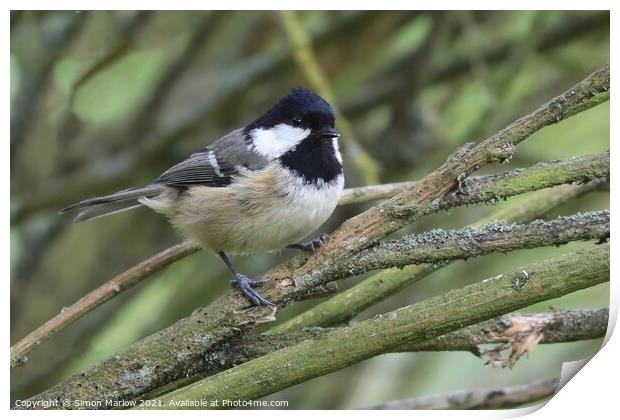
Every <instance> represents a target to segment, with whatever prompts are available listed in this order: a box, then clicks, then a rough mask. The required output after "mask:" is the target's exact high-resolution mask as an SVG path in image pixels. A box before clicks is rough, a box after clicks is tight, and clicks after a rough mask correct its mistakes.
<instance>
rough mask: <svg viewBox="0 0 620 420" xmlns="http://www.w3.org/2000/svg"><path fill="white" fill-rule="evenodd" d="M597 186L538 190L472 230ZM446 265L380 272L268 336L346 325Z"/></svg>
mask: <svg viewBox="0 0 620 420" xmlns="http://www.w3.org/2000/svg"><path fill="white" fill-rule="evenodd" d="M599 185H600V182H599V181H594V182H591V183H589V184H585V185H561V186H559V187H556V188H553V189H545V190H541V191H538V192H536V194H534V195H532V196H530V197H529V198H528V200H527V201H525V202H519V203H513V204H511V205H510V206H506V207H504V208H501V209H497V210H496V211H494V212H493V213H491V214H490V215H489V216H488V217H485V218H484V219H482V220H480V221H478V222H477V223H475V224H474V225H473V226H482V225H483V224H485V223H489V222H492V221H495V220H505V221H506V222H508V223H525V222H528V221H531V220H533V219H536V218H539V217H542V216H544V215H545V214H547V213H548V212H549V211H551V210H552V209H554V208H556V207H557V206H559V205H560V204H563V203H565V202H567V201H569V200H571V199H573V198H575V197H578V196H580V195H582V194H585V193H587V192H589V191H592V190H594V189H596V188H598V186H599ZM447 264H450V262H445V263H439V264H437V263H435V264H420V265H410V266H407V267H403V268H401V269H397V268H393V269H389V270H384V271H381V272H380V273H377V274H375V275H373V276H371V277H369V278H367V279H365V280H363V281H361V282H360V283H358V284H356V285H354V286H352V287H351V288H349V289H348V290H346V291H344V292H341V293H340V294H338V295H336V296H334V297H332V298H331V299H329V300H327V301H325V302H321V303H320V304H318V305H316V306H314V307H313V308H311V309H309V310H307V311H306V312H303V313H301V314H299V315H297V316H296V317H294V318H292V319H289V320H288V321H286V322H283V323H281V324H279V325H276V326H275V327H273V328H271V329H270V330H269V332H270V333H284V332H294V331H299V330H301V329H302V328H305V327H316V326H318V327H327V326H331V325H337V324H340V323H345V322H348V321H349V320H351V319H353V318H354V317H355V316H356V315H357V314H359V313H360V312H362V311H363V310H365V309H367V308H369V307H371V306H373V305H374V304H376V303H378V302H381V301H383V300H385V299H386V298H387V297H389V296H392V295H394V294H396V293H398V292H399V291H401V290H402V289H404V288H406V287H408V286H410V285H412V284H413V283H416V282H418V281H420V280H422V279H423V278H425V277H426V276H427V275H429V274H431V273H433V272H435V271H436V270H438V269H440V268H442V267H445V266H446V265H447Z"/></svg>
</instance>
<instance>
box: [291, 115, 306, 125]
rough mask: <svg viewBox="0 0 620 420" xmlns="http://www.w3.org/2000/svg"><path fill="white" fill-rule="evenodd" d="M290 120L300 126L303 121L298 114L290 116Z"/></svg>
mask: <svg viewBox="0 0 620 420" xmlns="http://www.w3.org/2000/svg"><path fill="white" fill-rule="evenodd" d="M291 120H292V121H293V125H295V126H300V125H301V124H302V123H303V120H302V119H301V117H298V116H294V117H293V118H291Z"/></svg>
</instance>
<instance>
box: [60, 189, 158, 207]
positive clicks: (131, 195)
mask: <svg viewBox="0 0 620 420" xmlns="http://www.w3.org/2000/svg"><path fill="white" fill-rule="evenodd" d="M164 188H165V187H164V186H163V185H157V184H151V185H147V186H146V187H141V188H128V189H126V190H122V191H118V192H115V193H114V194H110V195H106V196H103V197H94V198H89V199H86V200H82V201H80V202H79V203H75V204H72V205H70V206H67V207H65V208H64V209H61V210H60V211H59V213H66V212H68V211H71V210H74V209H80V208H85V207H94V206H100V205H103V204H108V203H118V202H126V201H129V202H128V203H123V205H121V206H117V208H116V209H115V210H114V211H117V210H118V208H119V207H131V206H134V205H135V202H133V200H137V199H138V198H141V197H153V196H156V195H158V194H161V192H162V191H163V189H164ZM130 200H131V201H130Z"/></svg>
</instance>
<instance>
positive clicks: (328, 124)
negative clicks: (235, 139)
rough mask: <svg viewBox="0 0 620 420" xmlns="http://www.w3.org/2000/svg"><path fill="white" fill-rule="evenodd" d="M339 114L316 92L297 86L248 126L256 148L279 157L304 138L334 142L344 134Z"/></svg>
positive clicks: (269, 156) (266, 154)
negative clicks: (339, 127) (338, 118)
mask: <svg viewBox="0 0 620 420" xmlns="http://www.w3.org/2000/svg"><path fill="white" fill-rule="evenodd" d="M335 120H336V115H335V113H334V110H333V108H332V107H331V105H330V104H329V103H327V101H325V100H324V99H323V98H321V97H320V96H319V95H317V94H316V93H313V92H310V91H308V90H305V89H303V88H296V89H294V90H293V91H292V92H291V93H289V94H288V95H287V96H285V97H284V98H282V99H281V100H280V101H279V102H278V103H276V104H275V105H274V106H273V107H271V109H269V110H268V111H267V112H266V113H265V114H263V115H262V116H261V117H260V118H258V119H257V120H256V121H254V122H253V123H252V124H249V125H248V126H247V127H246V128H245V132H246V135H247V136H248V138H249V140H250V141H252V143H253V147H254V150H256V152H257V153H260V154H261V155H263V156H265V157H267V158H271V159H275V158H278V157H280V156H282V155H284V154H285V153H287V152H289V151H291V150H293V149H295V147H297V145H299V144H300V143H301V142H302V141H304V140H306V139H308V141H312V142H322V141H330V142H331V141H333V139H337V138H338V137H340V133H338V131H337V130H336V128H335V126H334V125H335Z"/></svg>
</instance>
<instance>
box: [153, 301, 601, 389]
mask: <svg viewBox="0 0 620 420" xmlns="http://www.w3.org/2000/svg"><path fill="white" fill-rule="evenodd" d="M608 319H609V309H608V308H601V309H593V310H592V309H591V310H579V311H560V310H553V311H548V312H539V313H527V314H511V315H505V316H500V317H497V318H493V319H490V320H487V321H483V322H480V323H478V324H474V325H470V326H468V327H465V328H461V329H459V330H456V331H453V332H450V333H448V334H444V335H442V336H439V337H435V338H432V339H430V340H426V341H423V342H421V343H417V344H411V343H405V344H403V345H401V346H399V347H396V348H393V349H390V350H389V351H390V352H394V353H396V352H420V351H437V352H438V351H468V352H471V353H473V354H474V355H476V356H479V357H481V356H482V353H481V350H480V349H479V348H478V346H480V345H484V344H501V343H510V342H514V341H515V340H516V339H518V338H519V336H520V335H527V334H530V333H532V332H534V331H536V332H537V334H540V335H542V340H541V343H542V344H553V343H566V342H573V341H580V340H590V339H597V338H602V337H604V336H605V333H606V331H607V324H608ZM513 327H516V328H513ZM336 330H337V329H335V328H307V329H304V330H300V331H297V332H292V333H283V334H262V335H246V336H244V337H239V338H237V339H234V340H231V341H230V342H227V343H224V344H222V345H221V346H219V347H218V349H217V350H215V351H213V352H211V354H210V357H207V358H205V360H204V365H203V367H202V369H201V371H200V373H199V374H198V375H196V376H194V377H190V378H183V379H180V380H178V381H176V382H173V383H171V384H167V385H165V386H164V387H162V388H159V389H157V390H155V391H153V392H151V393H149V394H148V396H146V397H145V398H155V397H158V396H160V395H163V394H166V393H169V392H172V391H174V390H176V389H179V388H181V387H182V386H185V385H189V384H191V383H194V382H196V381H197V380H200V379H201V378H204V377H206V376H209V375H213V374H214V373H217V372H220V371H223V370H225V369H229V368H231V367H234V366H237V365H240V364H242V363H246V362H248V361H250V360H252V359H255V358H257V357H261V356H264V355H267V354H270V353H273V352H274V351H278V350H281V349H283V348H286V347H290V346H292V345H295V344H298V343H301V342H302V341H305V340H309V339H313V338H317V337H320V336H321V335H324V334H327V333H329V332H333V331H336Z"/></svg>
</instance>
